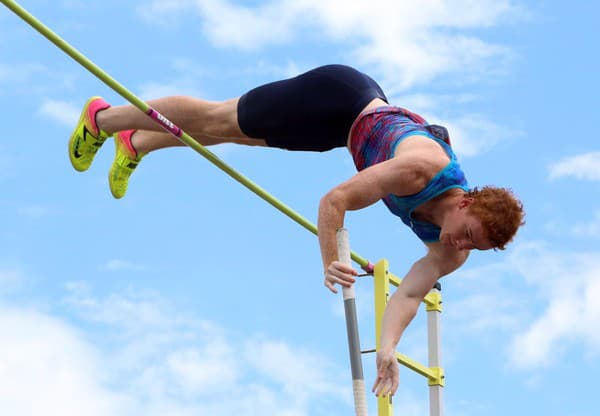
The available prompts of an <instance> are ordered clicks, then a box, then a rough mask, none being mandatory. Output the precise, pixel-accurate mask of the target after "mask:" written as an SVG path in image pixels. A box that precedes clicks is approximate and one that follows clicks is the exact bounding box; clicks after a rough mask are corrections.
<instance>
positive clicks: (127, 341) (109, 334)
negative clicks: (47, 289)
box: [0, 274, 351, 416]
mask: <svg viewBox="0 0 600 416" xmlns="http://www.w3.org/2000/svg"><path fill="white" fill-rule="evenodd" d="M1 275H2V274H0V276H1ZM68 291H69V295H68V296H67V297H66V298H65V300H64V302H63V306H66V307H67V309H68V310H69V311H70V312H72V313H73V314H74V315H72V317H73V318H74V319H73V320H71V319H65V318H59V317H57V316H53V315H52V314H51V313H48V312H41V311H34V310H30V309H25V308H23V307H15V306H4V305H2V304H0V327H2V329H3V333H2V343H0V391H2V392H3V394H2V395H0V412H1V413H2V414H10V415H11V416H30V415H32V414H33V415H42V414H61V415H66V416H70V415H76V414H77V415H80V414H86V415H92V416H94V415H98V416H104V415H111V416H121V415H123V416H125V415H131V414H145V415H149V416H154V415H156V416H158V415H165V414H168V415H175V416H179V415H181V416H187V415H190V416H191V415H197V414H207V415H208V414H210V415H215V416H218V415H230V414H244V415H253V414H256V415H263V414H270V415H271V414H272V415H281V416H306V415H325V414H330V413H331V411H332V410H333V409H334V408H335V409H347V410H349V409H350V408H351V407H350V406H351V404H350V403H351V400H350V393H349V391H348V389H347V388H340V387H339V385H340V383H339V382H338V381H339V380H338V377H337V376H336V374H337V373H340V369H338V368H336V367H335V366H333V365H329V364H328V362H327V360H326V359H325V357H322V356H320V355H319V354H318V353H317V352H313V351H308V350H305V349H302V348H301V347H297V346H292V345H289V344H287V343H286V342H282V341H272V340H269V339H268V338H266V337H264V335H263V336H260V337H258V336H255V337H251V338H250V340H249V341H245V340H244V339H243V338H241V336H239V335H236V334H232V333H230V332H229V331H226V330H225V329H223V328H221V327H219V326H218V325H216V324H214V323H211V322H208V321H203V320H199V319H197V318H195V317H189V316H185V315H183V314H181V313H179V312H176V310H175V309H174V308H173V307H172V306H170V305H168V304H167V303H166V302H165V301H164V300H163V299H161V298H160V297H158V296H157V295H153V294H151V293H140V292H139V291H135V292H134V294H129V295H127V294H125V295H124V294H112V295H109V296H107V297H97V296H94V295H93V293H92V291H91V289H90V287H89V286H88V285H87V284H86V283H84V282H74V283H71V284H69V286H68ZM69 321H73V322H77V326H75V325H74V324H72V323H69ZM344 375H346V374H345V372H344ZM32 397H35V400H32V399H31V398H32Z"/></svg>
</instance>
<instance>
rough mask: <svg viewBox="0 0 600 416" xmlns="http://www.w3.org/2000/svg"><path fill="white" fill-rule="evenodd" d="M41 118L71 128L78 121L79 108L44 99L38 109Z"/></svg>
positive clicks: (62, 102) (63, 102)
mask: <svg viewBox="0 0 600 416" xmlns="http://www.w3.org/2000/svg"><path fill="white" fill-rule="evenodd" d="M39 113H40V114H41V115H43V116H46V117H48V118H51V119H53V120H54V121H56V122H58V123H59V124H62V125H63V126H67V127H73V126H74V125H75V124H76V123H77V120H78V119H79V114H80V113H81V107H76V106H74V105H73V104H71V103H67V102H65V101H60V100H51V99H48V98H47V99H45V100H44V101H43V102H42V105H41V107H40V109H39Z"/></svg>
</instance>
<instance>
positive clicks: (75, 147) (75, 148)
mask: <svg viewBox="0 0 600 416" xmlns="http://www.w3.org/2000/svg"><path fill="white" fill-rule="evenodd" d="M80 140H81V136H77V137H76V138H75V143H74V144H73V156H75V158H76V159H79V158H80V157H81V156H83V155H82V154H81V153H79V145H80ZM84 140H85V139H84Z"/></svg>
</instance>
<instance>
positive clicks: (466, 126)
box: [434, 114, 523, 157]
mask: <svg viewBox="0 0 600 416" xmlns="http://www.w3.org/2000/svg"><path fill="white" fill-rule="evenodd" d="M434 124H435V123H434ZM440 124H442V125H444V126H446V128H448V130H449V132H450V138H451V140H452V147H453V149H454V150H455V151H456V153H457V154H458V155H460V156H465V157H467V156H476V155H478V154H481V153H484V152H486V151H488V150H490V149H491V148H493V147H494V146H495V145H496V144H498V143H499V142H501V141H503V140H511V139H514V138H517V137H519V136H521V135H522V134H523V133H522V132H519V131H517V130H514V129H510V128H507V127H505V126H501V125H499V124H496V123H494V122H493V121H491V120H489V119H487V118H486V117H484V116H482V115H479V114H472V115H468V116H462V117H458V118H456V119H453V120H452V121H443V120H441V121H440Z"/></svg>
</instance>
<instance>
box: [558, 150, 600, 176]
mask: <svg viewBox="0 0 600 416" xmlns="http://www.w3.org/2000/svg"><path fill="white" fill-rule="evenodd" d="M548 170H549V178H550V179H558V178H563V177H573V178H575V179H582V180H589V181H600V152H589V153H583V154H580V155H575V156H569V157H565V158H563V159H560V160H559V161H557V162H556V163H554V164H552V165H550V166H549V168H548Z"/></svg>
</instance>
